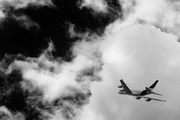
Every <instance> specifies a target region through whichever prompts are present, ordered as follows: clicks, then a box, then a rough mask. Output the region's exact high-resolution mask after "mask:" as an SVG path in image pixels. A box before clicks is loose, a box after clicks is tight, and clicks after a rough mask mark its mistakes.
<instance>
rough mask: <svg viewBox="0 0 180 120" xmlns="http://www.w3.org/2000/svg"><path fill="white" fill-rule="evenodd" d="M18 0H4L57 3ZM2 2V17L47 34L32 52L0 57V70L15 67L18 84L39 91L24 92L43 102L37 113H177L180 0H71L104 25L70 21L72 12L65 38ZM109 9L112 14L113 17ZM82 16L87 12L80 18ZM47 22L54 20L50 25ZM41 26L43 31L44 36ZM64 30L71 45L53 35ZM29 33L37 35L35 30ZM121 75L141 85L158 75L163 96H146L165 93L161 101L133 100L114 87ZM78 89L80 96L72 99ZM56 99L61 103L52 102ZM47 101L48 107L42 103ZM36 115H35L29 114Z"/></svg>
mask: <svg viewBox="0 0 180 120" xmlns="http://www.w3.org/2000/svg"><path fill="white" fill-rule="evenodd" d="M19 1H20V3H22V4H19V3H16V2H15V0H8V2H9V3H8V5H9V4H10V3H12V4H11V5H10V6H12V7H13V9H25V8H28V5H29V4H32V6H34V8H36V7H37V6H38V7H39V6H40V7H42V6H48V7H50V8H53V9H55V10H56V9H59V8H58V7H57V4H55V3H53V2H52V1H50V0H40V1H36V0H27V2H22V0H19ZM0 2H1V3H3V4H2V5H1V7H0V10H1V11H0V18H1V21H2V24H5V23H4V21H6V20H7V19H8V18H11V17H12V16H13V15H14V16H13V20H15V21H16V22H17V23H18V24H20V25H21V27H23V28H24V29H28V30H29V31H31V29H32V28H31V27H32V26H33V27H34V26H35V28H36V27H37V28H36V29H39V30H37V31H40V32H37V31H36V32H37V34H38V35H39V34H41V35H40V37H39V38H42V39H44V38H49V39H50V40H49V41H48V40H46V41H43V42H42V43H44V42H47V43H48V44H47V46H46V45H44V46H46V47H44V46H43V47H40V48H39V46H36V47H37V48H39V49H34V50H36V51H37V50H39V51H40V50H42V51H41V52H40V53H38V54H36V55H32V54H34V53H32V54H28V52H29V51H28V50H27V52H25V53H23V52H20V51H17V52H16V53H12V52H9V51H8V52H6V51H4V53H3V54H4V55H1V57H2V56H3V57H2V58H1V63H0V65H1V67H0V71H1V75H2V76H10V75H11V73H13V71H15V70H16V71H19V72H20V73H19V74H20V75H21V76H20V78H21V79H22V81H21V82H19V83H18V85H20V86H21V88H22V91H28V92H29V93H31V92H32V91H36V90H38V91H40V93H41V97H37V96H34V95H32V94H30V95H29V94H28V95H29V96H33V98H34V99H35V100H37V101H38V102H37V103H39V101H40V103H42V104H43V106H45V107H43V108H41V107H39V108H38V109H40V110H42V111H41V113H40V116H43V117H42V119H43V120H46V119H47V120H179V119H180V114H179V113H180V103H179V101H180V96H179V95H180V89H179V88H180V43H179V40H180V39H179V37H180V33H179V31H180V1H179V0H119V1H118V0H117V1H116V3H118V4H119V5H120V6H121V7H120V8H121V10H119V9H118V10H119V11H118V10H117V9H115V4H114V6H112V4H110V3H108V2H107V1H106V0H82V1H80V0H79V1H76V5H78V9H79V10H80V11H81V10H83V9H84V8H86V9H87V10H91V15H92V16H93V17H94V18H97V19H98V22H99V24H97V26H98V25H99V26H101V25H102V26H104V27H103V28H100V27H99V26H98V27H97V26H95V27H97V28H98V30H99V28H100V29H101V30H100V32H99V31H98V30H97V29H95V28H94V26H93V25H92V26H93V27H92V28H91V27H89V26H86V27H84V28H83V27H82V26H81V25H80V24H79V23H78V25H77V26H76V22H77V21H76V22H74V21H75V20H74V19H75V17H78V15H77V16H76V15H75V16H74V17H73V19H70V18H69V17H67V16H66V17H67V19H68V21H65V20H67V19H63V20H62V21H65V23H66V24H65V25H64V26H65V27H67V29H66V32H65V33H62V34H66V37H67V36H68V38H66V37H63V38H62V37H61V36H60V37H59V34H60V33H57V35H56V34H55V31H56V30H59V29H55V30H54V31H53V30H52V31H53V32H52V33H54V34H50V33H51V31H48V30H47V31H46V29H45V27H44V26H41V24H40V22H39V21H38V19H40V18H38V19H32V18H33V17H32V16H28V15H24V14H23V15H22V16H19V15H17V14H15V13H13V14H12V15H10V16H8V15H7V13H8V12H4V10H6V11H10V10H9V9H6V7H4V6H5V4H4V3H5V2H4V0H0ZM14 3H15V4H14ZM66 5H68V4H66ZM54 7H55V8H54ZM56 7H57V8H56ZM116 7H117V6H116ZM38 9H40V8H37V10H38ZM59 11H61V9H59ZM61 14H62V13H61ZM110 14H115V15H114V16H113V17H112V16H110ZM108 16H110V17H112V18H113V19H112V20H111V19H110V18H109V17H108ZM31 17H32V18H31ZM36 17H37V16H36ZM36 17H35V18H36ZM102 18H103V19H102ZM104 18H108V20H109V21H108V22H107V23H106V24H101V20H104ZM88 19H90V18H87V20H86V21H88ZM36 20H37V21H36ZM58 20H59V19H58ZM60 20H61V19H60ZM71 20H72V21H71ZM22 21H23V22H22ZM38 22H39V23H38ZM51 22H52V21H51ZM56 22H57V21H56ZM102 22H104V21H102ZM91 24H95V22H94V23H93V22H92V23H91ZM8 25H9V24H8ZM51 25H53V24H50V25H49V26H51ZM9 26H11V24H10V25H9ZM79 26H80V27H79ZM5 27H7V26H5V25H4V26H3V27H2V31H4V29H5ZM85 28H87V29H85ZM47 29H51V27H49V28H47ZM33 30H34V28H33ZM41 30H42V31H41ZM63 30H64V29H63ZM63 30H62V31H63ZM96 30H97V31H98V32H97V31H96ZM2 31H1V32H2ZM44 31H45V32H44ZM58 32H61V31H58ZM47 33H48V34H49V36H46V34H47ZM33 35H34V33H33ZM41 36H43V37H41ZM26 37H28V36H26ZM39 38H36V39H39ZM65 38H66V39H68V40H69V39H72V40H73V41H72V40H69V43H70V47H69V49H67V48H66V49H65V47H64V46H63V45H64V43H63V41H59V39H65ZM74 39H77V40H74ZM33 40H34V41H35V37H34V39H33ZM57 41H58V42H57ZM61 42H62V44H61ZM2 43H3V42H2ZM39 43H40V42H39ZM69 43H68V45H69ZM23 44H24V43H22V46H23ZM32 44H36V43H35V42H33V43H32ZM40 44H41V43H40ZM41 45H42V44H41ZM63 47H64V48H63ZM4 49H5V48H4ZM23 49H25V48H22V50H23ZM29 49H30V50H31V49H32V48H29ZM22 50H21V51H22ZM62 51H70V52H71V54H70V55H69V56H70V60H69V59H68V60H67V59H64V58H63V56H65V55H64V54H65V52H62ZM53 52H57V54H54V53H53ZM7 53H8V54H7ZM9 53H11V54H9ZM13 55H14V56H16V57H15V58H14V59H13V60H12V61H11V62H10V63H7V60H6V59H8V56H13ZM5 56H6V57H5ZM67 56H68V55H67ZM67 56H66V57H67ZM1 79H2V78H1ZM3 79H5V78H3ZM120 79H124V82H125V83H126V84H127V85H128V87H129V88H133V89H145V87H149V86H150V85H151V84H152V83H153V82H154V81H155V80H157V79H158V80H159V83H158V84H157V86H156V87H155V89H154V91H155V92H157V93H161V94H163V96H155V95H150V97H153V98H158V99H164V100H166V102H158V101H153V100H152V101H150V102H146V101H145V100H144V99H140V100H136V99H135V98H134V97H131V96H124V95H119V94H118V90H119V89H118V88H117V86H118V85H119V84H120V83H119V80H120ZM13 93H14V92H12V94H13ZM35 93H37V91H36V92H35ZM90 93H91V95H89V94H90ZM79 94H80V95H82V97H80V98H78V99H76V97H77V95H79ZM23 95H24V93H23ZM30 98H31V97H30ZM34 99H33V100H34ZM25 100H27V101H30V104H28V105H30V106H31V104H33V105H34V103H31V99H30V100H29V99H25ZM55 101H58V102H56V103H59V104H58V105H55ZM47 104H48V107H49V109H51V112H49V109H48V110H47V109H46V108H47V106H46V105H47ZM8 105H9V104H7V103H5V102H4V103H3V104H1V109H0V110H1V111H3V112H4V113H5V114H7V116H8V117H9V119H12V120H17V119H19V120H28V117H27V115H29V114H30V113H26V112H24V111H23V110H24V109H25V108H26V107H27V106H26V107H23V109H19V108H18V107H17V111H16V112H13V110H14V108H11V107H10V106H8ZM11 105H12V104H11ZM15 108H16V107H15ZM38 112H39V111H38ZM30 115H31V114H30ZM44 116H48V118H45V117H44ZM67 116H68V117H67ZM29 119H30V118H29ZM35 119H37V118H33V119H32V120H35ZM37 120H41V119H40V118H38V119H37Z"/></svg>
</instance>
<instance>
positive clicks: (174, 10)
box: [120, 0, 180, 36]
mask: <svg viewBox="0 0 180 120" xmlns="http://www.w3.org/2000/svg"><path fill="white" fill-rule="evenodd" d="M120 2H121V3H122V6H123V7H122V8H123V11H124V22H123V24H124V25H125V26H127V25H130V24H134V23H139V22H143V23H147V24H151V25H154V26H157V27H159V28H160V29H162V31H166V32H172V33H174V34H176V35H178V36H179V33H178V32H177V31H178V30H179V27H178V26H179V9H178V6H179V4H180V2H179V1H173V0H159V1H155V0H151V1H149V0H130V1H124V0H120ZM121 26H122V25H121Z"/></svg>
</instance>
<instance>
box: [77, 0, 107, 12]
mask: <svg viewBox="0 0 180 120" xmlns="http://www.w3.org/2000/svg"><path fill="white" fill-rule="evenodd" d="M79 4H80V8H83V7H87V8H91V9H93V10H94V11H95V12H105V13H106V12H107V8H108V5H107V3H106V1H105V0H83V1H82V3H79Z"/></svg>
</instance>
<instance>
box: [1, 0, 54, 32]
mask: <svg viewBox="0 0 180 120" xmlns="http://www.w3.org/2000/svg"><path fill="white" fill-rule="evenodd" d="M29 6H35V7H42V6H50V7H54V4H53V3H52V1H51V0H0V23H1V22H3V21H4V20H6V18H7V17H12V18H13V19H15V20H16V21H18V22H19V24H20V25H21V26H23V27H25V28H27V29H29V28H30V27H38V24H37V23H35V22H34V21H32V20H31V19H30V18H29V17H28V16H26V15H23V14H22V15H15V14H14V13H13V11H10V10H11V9H9V7H10V8H13V9H14V10H18V9H21V8H27V7H29ZM9 13H10V14H9ZM11 14H12V15H11ZM8 15H10V16H8Z"/></svg>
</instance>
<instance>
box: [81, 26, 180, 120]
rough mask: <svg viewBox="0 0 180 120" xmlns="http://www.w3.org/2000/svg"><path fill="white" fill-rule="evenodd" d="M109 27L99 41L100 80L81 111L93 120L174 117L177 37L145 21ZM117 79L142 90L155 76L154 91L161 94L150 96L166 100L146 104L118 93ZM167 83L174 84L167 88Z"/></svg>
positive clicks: (175, 113)
mask: <svg viewBox="0 0 180 120" xmlns="http://www.w3.org/2000/svg"><path fill="white" fill-rule="evenodd" d="M116 27H119V26H116ZM116 27H114V28H115V29H116ZM109 30H110V32H108V31H107V34H106V37H104V39H103V42H102V43H101V45H102V46H103V47H102V51H103V62H104V66H103V70H102V72H101V76H102V79H103V81H102V82H101V83H95V84H93V86H92V97H91V102H90V104H88V110H87V112H85V111H84V114H90V115H89V116H91V115H92V116H96V117H94V118H97V120H101V119H102V120H109V119H112V120H129V119H134V120H143V119H147V120H151V119H167V120H169V119H171V118H173V119H175V120H178V119H179V115H178V113H179V109H178V107H176V106H177V102H178V101H179V99H180V98H179V97H177V94H179V91H178V90H177V89H178V84H179V74H178V73H179V72H180V71H179V70H180V69H179V67H180V66H179V61H180V56H179V52H180V44H179V43H178V42H177V39H178V36H176V35H174V34H170V33H166V32H162V31H161V30H160V29H159V28H156V27H155V26H152V25H145V24H134V25H131V26H128V27H126V28H122V29H120V30H119V31H115V32H112V31H111V29H109ZM175 71H176V72H175ZM121 78H123V79H124V81H125V82H126V83H127V85H128V86H129V87H130V88H135V89H144V87H146V86H147V87H148V86H150V85H151V84H152V83H153V82H154V81H155V80H156V79H159V80H160V82H159V83H158V85H157V86H156V88H155V91H156V92H159V93H162V94H163V95H164V96H163V97H161V98H160V97H159V96H151V97H155V98H159V99H166V100H167V102H166V103H161V102H157V101H152V102H150V103H147V102H145V101H144V100H139V101H137V100H135V98H134V97H129V96H123V95H119V94H118V93H117V92H118V88H117V86H118V85H119V84H120V83H119V80H120V79H121ZM170 84H171V85H172V86H174V87H172V86H171V87H170V86H169V85H170ZM173 84H174V85H173ZM175 86H176V87H175ZM99 88H101V89H99ZM175 91H176V92H175ZM173 93H176V94H173ZM137 109H138V111H137ZM89 111H90V112H89ZM91 111H92V112H91ZM94 111H95V112H94ZM164 115H166V117H164ZM98 116H102V117H98Z"/></svg>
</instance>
